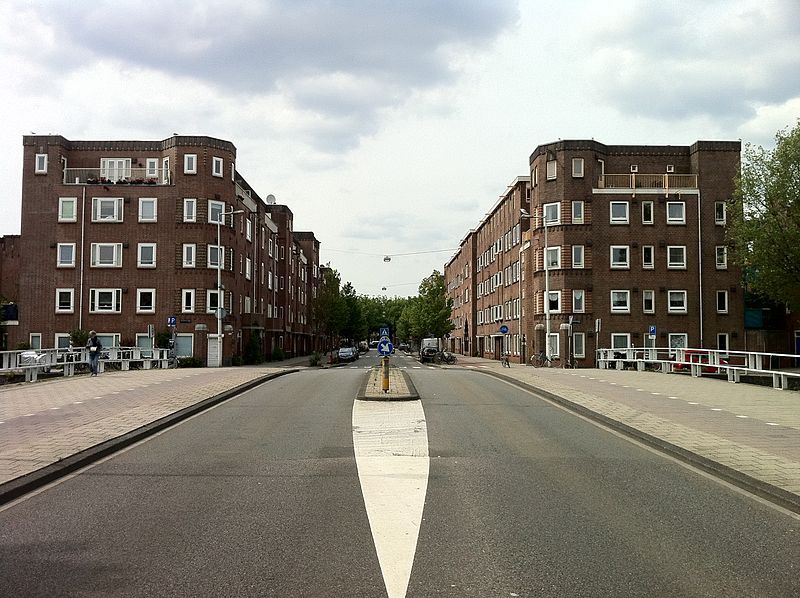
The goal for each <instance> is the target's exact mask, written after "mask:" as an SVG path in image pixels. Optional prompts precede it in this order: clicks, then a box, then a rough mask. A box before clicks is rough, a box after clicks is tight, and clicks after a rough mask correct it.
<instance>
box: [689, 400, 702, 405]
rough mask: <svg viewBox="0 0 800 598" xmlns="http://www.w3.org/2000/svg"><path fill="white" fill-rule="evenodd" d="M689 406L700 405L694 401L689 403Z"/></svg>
mask: <svg viewBox="0 0 800 598" xmlns="http://www.w3.org/2000/svg"><path fill="white" fill-rule="evenodd" d="M688 403H689V405H699V403H695V402H693V401H688Z"/></svg>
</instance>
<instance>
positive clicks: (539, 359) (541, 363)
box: [531, 351, 560, 368]
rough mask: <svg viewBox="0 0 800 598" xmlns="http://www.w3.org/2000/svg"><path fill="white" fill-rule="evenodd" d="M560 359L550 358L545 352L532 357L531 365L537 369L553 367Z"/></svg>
mask: <svg viewBox="0 0 800 598" xmlns="http://www.w3.org/2000/svg"><path fill="white" fill-rule="evenodd" d="M559 361H560V359H559V358H558V357H556V356H553V357H548V356H547V354H546V353H545V352H544V351H540V352H539V353H538V355H533V356H532V357H531V365H532V366H533V367H535V368H543V367H553V366H555V365H557V364H558V362H559Z"/></svg>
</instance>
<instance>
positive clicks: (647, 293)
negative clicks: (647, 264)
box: [642, 289, 656, 314]
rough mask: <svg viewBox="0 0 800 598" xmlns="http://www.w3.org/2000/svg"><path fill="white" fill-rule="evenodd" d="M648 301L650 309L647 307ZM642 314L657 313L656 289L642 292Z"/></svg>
mask: <svg viewBox="0 0 800 598" xmlns="http://www.w3.org/2000/svg"><path fill="white" fill-rule="evenodd" d="M648 299H649V301H650V307H647V302H648ZM642 313H645V314H654V313H656V292H655V290H654V289H645V290H643V291H642Z"/></svg>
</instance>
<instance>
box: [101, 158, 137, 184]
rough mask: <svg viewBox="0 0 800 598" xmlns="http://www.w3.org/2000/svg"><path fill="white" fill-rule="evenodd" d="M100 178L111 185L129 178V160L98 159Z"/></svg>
mask: <svg viewBox="0 0 800 598" xmlns="http://www.w3.org/2000/svg"><path fill="white" fill-rule="evenodd" d="M100 176H101V177H105V178H107V179H108V180H109V181H111V182H112V183H115V182H117V181H119V180H128V179H130V178H131V159H130V158H100Z"/></svg>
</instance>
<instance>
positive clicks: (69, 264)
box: [56, 243, 75, 268]
mask: <svg viewBox="0 0 800 598" xmlns="http://www.w3.org/2000/svg"><path fill="white" fill-rule="evenodd" d="M67 248H68V249H69V251H70V259H69V260H62V259H61V256H62V253H61V251H62V250H64V249H67ZM74 267H75V243H58V244H57V245H56V268H74Z"/></svg>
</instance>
